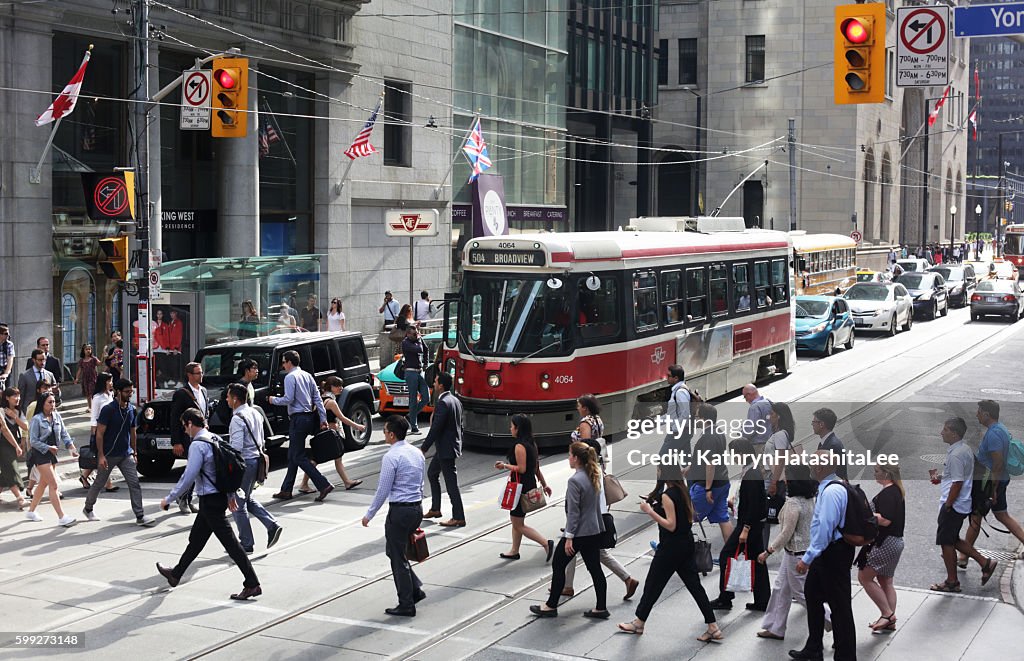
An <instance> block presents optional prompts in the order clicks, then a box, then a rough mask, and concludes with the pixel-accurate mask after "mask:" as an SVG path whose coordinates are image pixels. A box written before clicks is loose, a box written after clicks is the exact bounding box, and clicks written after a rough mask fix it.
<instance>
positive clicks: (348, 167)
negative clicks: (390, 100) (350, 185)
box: [334, 91, 384, 195]
mask: <svg viewBox="0 0 1024 661" xmlns="http://www.w3.org/2000/svg"><path fill="white" fill-rule="evenodd" d="M378 103H379V104H380V105H381V110H383V109H384V92H383V91H381V93H380V99H379V101H378ZM355 162H356V159H354V158H349V159H348V165H346V166H345V171H344V172H343V173H342V174H341V179H339V180H338V183H336V184H334V194H335V195H341V191H342V190H344V188H345V182H346V181H348V173H349V172H351V171H352V164H353V163H355Z"/></svg>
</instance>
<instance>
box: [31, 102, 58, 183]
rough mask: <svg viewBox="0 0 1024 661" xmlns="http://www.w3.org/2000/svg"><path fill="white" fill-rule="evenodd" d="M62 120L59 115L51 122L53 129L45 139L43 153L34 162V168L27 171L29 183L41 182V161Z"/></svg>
mask: <svg viewBox="0 0 1024 661" xmlns="http://www.w3.org/2000/svg"><path fill="white" fill-rule="evenodd" d="M62 121H64V118H63V117H59V118H57V120H56V121H55V122H54V123H53V129H51V130H50V138H49V139H48V140H47V141H46V146H45V147H43V153H42V155H41V156H40V157H39V162H38V163H36V166H35V167H34V168H32V170H31V171H29V173H28V183H30V184H39V183H42V181H43V179H42V169H43V161H45V160H46V155H47V154H48V153H49V152H50V147H51V146H53V137H54V136H55V135H57V129H58V128H60V123H61V122H62Z"/></svg>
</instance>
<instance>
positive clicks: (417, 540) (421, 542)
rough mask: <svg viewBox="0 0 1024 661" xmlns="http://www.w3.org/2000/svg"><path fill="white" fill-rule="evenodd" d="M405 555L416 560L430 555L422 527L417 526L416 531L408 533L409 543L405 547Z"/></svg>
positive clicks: (421, 560)
mask: <svg viewBox="0 0 1024 661" xmlns="http://www.w3.org/2000/svg"><path fill="white" fill-rule="evenodd" d="M405 557H406V559H408V560H415V561H416V562H423V561H424V560H426V559H427V558H429V557H430V549H428V548H427V533H425V532H423V528H417V529H416V532H414V533H412V534H411V535H409V543H408V544H407V545H406V547H405Z"/></svg>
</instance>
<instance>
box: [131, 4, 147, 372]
mask: <svg viewBox="0 0 1024 661" xmlns="http://www.w3.org/2000/svg"><path fill="white" fill-rule="evenodd" d="M135 37H136V41H135V48H136V51H135V54H136V58H135V95H134V96H135V103H134V104H132V113H133V114H134V116H135V121H134V128H135V135H134V136H133V139H134V142H135V143H136V148H135V154H136V158H137V160H136V163H135V172H136V182H135V190H136V192H137V196H136V199H137V200H138V203H137V204H136V205H135V208H136V219H135V240H136V242H137V244H136V253H135V258H136V260H135V261H136V266H137V267H138V268H140V269H141V270H142V277H141V278H140V279H139V280H138V281H137V284H138V287H139V303H146V302H148V301H149V236H150V227H149V225H150V209H149V201H150V198H149V158H150V144H149V111H148V106H149V3H148V2H146V1H145V0H139V1H138V2H136V4H135ZM140 387H141V386H140Z"/></svg>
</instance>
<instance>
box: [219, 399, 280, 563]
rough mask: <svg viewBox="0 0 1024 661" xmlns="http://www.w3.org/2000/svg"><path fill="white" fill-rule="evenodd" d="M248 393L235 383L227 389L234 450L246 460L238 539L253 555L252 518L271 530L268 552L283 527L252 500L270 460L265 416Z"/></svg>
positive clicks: (229, 430)
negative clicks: (266, 451) (250, 402)
mask: <svg viewBox="0 0 1024 661" xmlns="http://www.w3.org/2000/svg"><path fill="white" fill-rule="evenodd" d="M247 394H248V393H247V392H246V389H245V386H244V385H242V384H241V383H232V384H231V385H229V386H228V388H227V397H225V399H226V400H227V403H228V406H230V407H231V410H232V411H233V414H232V416H231V423H230V426H229V428H228V434H229V438H230V439H231V440H230V443H231V447H233V448H235V449H236V450H238V451H239V452H241V453H242V458H243V459H244V460H245V473H244V474H243V476H242V487H241V491H242V493H241V495H240V496H237V497H236V500H237V504H238V509H236V510H235V512H234V515H235V525H236V526H237V527H238V539H239V541H240V542H241V544H242V548H243V549H244V550H245V552H246V553H252V552H253V544H254V542H253V538H252V524H250V523H249V515H250V514H252V515H253V516H255V517H256V518H257V519H259V521H260V523H262V524H263V526H264V527H265V528H266V529H267V550H270V547H272V546H273V545H274V544H277V540H279V539H280V538H281V530H282V528H281V526H280V525H279V524H278V523H277V520H276V519H275V518H274V515H273V514H271V513H270V512H268V511H267V509H266V508H265V507H263V505H262V503H260V502H259V501H258V500H256V499H254V498H253V497H252V490H253V488H254V487H255V486H256V480H257V475H258V473H259V467H260V462H262V461H265V460H266V455H264V454H263V449H264V447H265V445H264V436H263V416H262V415H261V414H260V413H259V412H257V411H256V409H255V408H253V407H252V406H249V405H248V404H247V403H246V398H247Z"/></svg>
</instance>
